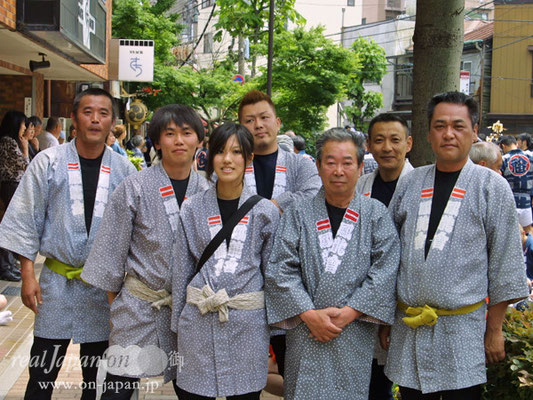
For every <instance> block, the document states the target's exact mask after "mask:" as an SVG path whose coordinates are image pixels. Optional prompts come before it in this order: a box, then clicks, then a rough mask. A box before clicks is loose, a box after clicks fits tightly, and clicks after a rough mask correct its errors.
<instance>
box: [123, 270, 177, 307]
mask: <svg viewBox="0 0 533 400" xmlns="http://www.w3.org/2000/svg"><path fill="white" fill-rule="evenodd" d="M124 286H125V287H126V289H128V291H129V292H130V293H131V294H132V295H133V296H135V297H137V298H139V299H141V300H144V301H147V302H149V303H152V307H154V308H157V309H158V310H159V309H160V308H161V306H169V307H172V295H171V294H170V293H169V292H167V291H166V290H165V289H161V290H153V289H151V288H149V287H148V286H147V285H146V284H145V283H143V282H142V281H140V280H139V279H137V278H136V277H134V276H133V275H129V274H128V275H127V276H126V280H125V281H124Z"/></svg>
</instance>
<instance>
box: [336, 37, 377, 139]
mask: <svg viewBox="0 0 533 400" xmlns="http://www.w3.org/2000/svg"><path fill="white" fill-rule="evenodd" d="M351 49H352V51H353V52H354V53H355V54H356V55H357V58H358V60H359V63H360V68H359V69H358V70H356V71H354V73H353V74H352V75H351V78H350V81H349V82H348V85H347V92H346V96H347V100H349V101H351V105H350V106H346V107H345V108H344V111H345V113H346V115H347V116H348V118H349V119H350V120H351V121H352V123H353V125H354V127H355V129H357V130H360V131H364V130H365V125H366V123H365V121H366V120H369V119H371V118H372V117H373V116H374V115H375V113H376V111H377V110H379V109H380V108H381V106H382V105H383V96H382V94H381V93H378V92H372V91H367V90H366V89H365V87H364V84H365V83H375V84H380V83H381V80H382V79H383V77H384V76H385V73H386V72H387V58H386V57H385V50H383V48H382V47H380V46H379V45H377V44H376V43H375V42H374V40H372V39H370V40H367V39H364V38H359V39H356V40H355V41H354V42H353V44H352V48H351Z"/></svg>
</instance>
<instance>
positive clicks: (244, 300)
mask: <svg viewBox="0 0 533 400" xmlns="http://www.w3.org/2000/svg"><path fill="white" fill-rule="evenodd" d="M187 304H191V305H194V306H197V307H198V309H199V310H200V313H201V314H202V315H204V314H206V313H208V312H218V319H219V321H220V322H226V321H228V319H229V307H231V308H235V309H237V310H257V309H260V308H264V307H265V295H264V292H263V291H261V292H249V293H241V294H238V295H236V296H233V297H231V298H230V297H229V296H228V293H227V292H226V289H220V290H219V291H218V292H216V293H215V292H214V291H213V289H211V288H210V287H209V285H205V286H204V287H203V288H202V289H198V288H195V287H192V286H187Z"/></svg>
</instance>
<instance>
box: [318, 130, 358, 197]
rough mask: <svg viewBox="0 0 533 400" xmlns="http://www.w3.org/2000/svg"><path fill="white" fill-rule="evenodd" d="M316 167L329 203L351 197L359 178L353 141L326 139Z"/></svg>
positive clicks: (355, 148)
mask: <svg viewBox="0 0 533 400" xmlns="http://www.w3.org/2000/svg"><path fill="white" fill-rule="evenodd" d="M317 168H318V175H319V176H320V178H321V179H322V184H323V185H324V190H325V191H326V199H327V200H328V202H330V204H335V203H336V201H335V200H337V199H346V198H350V199H351V198H352V197H353V196H354V194H355V184H356V183H357V179H358V178H359V164H358V162H357V147H356V146H355V143H353V142H352V141H351V140H349V141H342V142H338V141H334V140H330V141H327V142H326V143H325V144H324V147H323V148H322V157H321V160H320V161H317Z"/></svg>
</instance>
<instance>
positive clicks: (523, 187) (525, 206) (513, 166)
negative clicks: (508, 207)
mask: <svg viewBox="0 0 533 400" xmlns="http://www.w3.org/2000/svg"><path fill="white" fill-rule="evenodd" d="M499 143H500V147H501V148H502V150H503V153H504V156H503V163H502V166H501V171H502V175H503V177H504V178H505V179H506V180H507V182H509V185H510V187H511V190H512V191H513V194H514V200H515V207H516V212H517V214H518V222H519V223H520V225H521V226H522V227H523V228H524V230H525V231H526V232H528V233H533V226H531V224H532V223H533V216H532V213H531V198H532V196H531V193H532V191H533V156H530V155H529V154H527V153H525V152H524V151H522V150H521V149H519V148H518V145H517V142H516V139H515V138H514V137H513V136H511V135H505V136H503V137H502V138H501V139H500V141H499Z"/></svg>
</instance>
